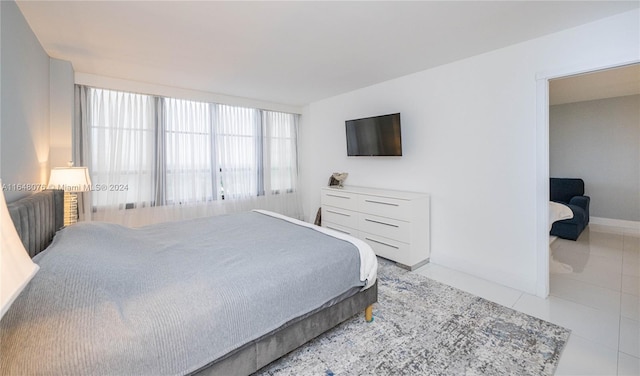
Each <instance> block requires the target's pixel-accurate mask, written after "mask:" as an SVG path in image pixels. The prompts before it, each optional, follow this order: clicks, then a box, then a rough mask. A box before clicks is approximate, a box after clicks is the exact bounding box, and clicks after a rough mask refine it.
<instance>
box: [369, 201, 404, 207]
mask: <svg viewBox="0 0 640 376" xmlns="http://www.w3.org/2000/svg"><path fill="white" fill-rule="evenodd" d="M364 201H365V202H370V203H372V204H382V205H389V206H400V205H398V204H394V203H391V202H384V201H374V200H364Z"/></svg>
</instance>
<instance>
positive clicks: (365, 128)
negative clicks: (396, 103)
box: [345, 113, 402, 157]
mask: <svg viewBox="0 0 640 376" xmlns="http://www.w3.org/2000/svg"><path fill="white" fill-rule="evenodd" d="M345 127H346V130H347V155H348V156H350V157H351V156H386V157H395V156H401V155H402V138H401V137H400V114H399V113H398V114H389V115H382V116H374V117H368V118H363V119H354V120H347V121H346V122H345Z"/></svg>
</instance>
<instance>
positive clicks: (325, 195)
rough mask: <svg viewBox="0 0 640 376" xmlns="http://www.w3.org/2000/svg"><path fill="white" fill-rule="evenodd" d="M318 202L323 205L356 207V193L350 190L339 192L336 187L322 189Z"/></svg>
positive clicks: (353, 208)
mask: <svg viewBox="0 0 640 376" xmlns="http://www.w3.org/2000/svg"><path fill="white" fill-rule="evenodd" d="M320 204H321V205H322V206H323V207H324V206H335V207H338V208H343V209H348V210H357V209H358V200H357V195H355V194H353V193H350V192H340V191H339V190H337V189H323V190H322V196H321V197H320Z"/></svg>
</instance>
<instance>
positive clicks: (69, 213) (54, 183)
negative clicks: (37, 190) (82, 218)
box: [49, 166, 91, 226]
mask: <svg viewBox="0 0 640 376" xmlns="http://www.w3.org/2000/svg"><path fill="white" fill-rule="evenodd" d="M49 188H51V189H62V190H64V225H65V226H69V225H72V224H74V223H76V222H77V221H78V195H77V192H87V191H89V190H91V178H90V177H89V169H88V168H86V167H73V166H69V167H54V168H52V169H51V177H50V178H49Z"/></svg>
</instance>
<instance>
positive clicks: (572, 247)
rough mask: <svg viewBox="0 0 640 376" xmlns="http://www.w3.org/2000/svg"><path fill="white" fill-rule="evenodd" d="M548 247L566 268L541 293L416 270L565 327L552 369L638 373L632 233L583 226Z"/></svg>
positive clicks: (636, 257)
mask: <svg viewBox="0 0 640 376" xmlns="http://www.w3.org/2000/svg"><path fill="white" fill-rule="evenodd" d="M551 250H552V257H553V259H554V260H555V261H557V262H560V263H562V264H565V265H569V266H571V268H572V269H573V271H572V272H569V271H568V270H565V271H564V272H563V273H552V274H550V278H549V284H550V294H549V297H548V298H547V299H542V298H539V297H537V296H534V295H530V294H527V293H524V292H522V291H519V290H515V289H512V288H509V287H505V286H502V285H499V284H496V283H493V282H489V281H486V280H483V279H479V278H477V277H473V276H470V275H468V274H465V273H461V272H457V271H454V270H451V269H448V268H445V267H442V266H439V265H436V264H427V265H425V266H423V267H421V268H419V269H418V270H416V273H419V274H422V275H425V276H427V277H429V278H432V279H435V280H437V281H440V282H442V283H446V284H448V285H451V286H453V287H456V288H459V289H461V290H464V291H467V292H469V293H472V294H475V295H477V296H481V297H483V298H485V299H488V300H491V301H493V302H496V303H499V304H502V305H504V306H507V307H511V308H513V309H515V310H518V311H521V312H524V313H527V314H529V315H532V316H535V317H538V318H541V319H544V320H547V321H550V322H552V323H555V324H558V325H561V326H564V327H566V328H569V329H571V336H570V337H569V342H568V343H567V346H566V347H565V349H564V351H563V353H562V356H561V358H560V363H559V364H558V368H557V370H556V375H640V344H639V342H640V313H639V308H638V307H639V305H640V304H639V299H640V232H638V231H637V230H627V229H622V228H616V227H607V226H601V225H593V224H591V225H589V227H588V228H587V229H586V230H585V231H584V232H583V233H582V234H581V235H580V238H578V241H576V242H574V241H570V240H564V239H557V240H555V241H554V242H553V243H552V244H551ZM560 269H562V268H560Z"/></svg>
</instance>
